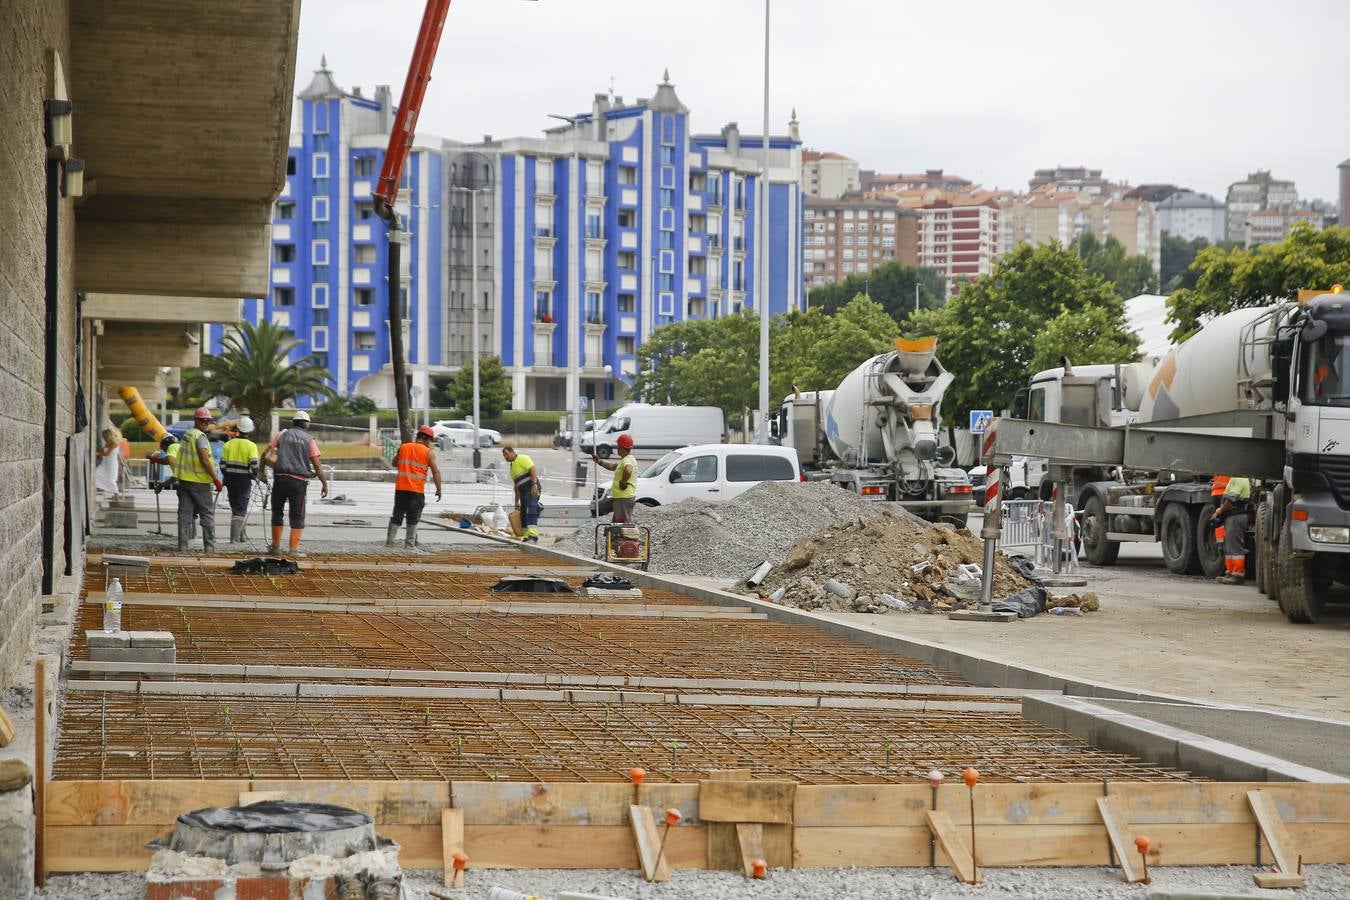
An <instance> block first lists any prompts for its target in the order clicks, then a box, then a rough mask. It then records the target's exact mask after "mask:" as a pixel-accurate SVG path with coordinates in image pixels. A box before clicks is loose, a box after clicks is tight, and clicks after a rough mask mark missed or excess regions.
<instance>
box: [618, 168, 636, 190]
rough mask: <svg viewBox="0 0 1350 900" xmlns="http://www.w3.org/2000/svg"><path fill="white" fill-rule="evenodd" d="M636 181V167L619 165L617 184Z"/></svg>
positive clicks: (634, 182)
mask: <svg viewBox="0 0 1350 900" xmlns="http://www.w3.org/2000/svg"><path fill="white" fill-rule="evenodd" d="M637 183H638V178H637V169H636V168H635V167H634V166H619V184H629V185H631V184H637Z"/></svg>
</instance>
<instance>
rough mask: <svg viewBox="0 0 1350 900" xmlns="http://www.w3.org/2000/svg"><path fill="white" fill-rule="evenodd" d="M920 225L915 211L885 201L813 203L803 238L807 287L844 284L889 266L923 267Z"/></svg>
mask: <svg viewBox="0 0 1350 900" xmlns="http://www.w3.org/2000/svg"><path fill="white" fill-rule="evenodd" d="M917 223H918V217H917V216H916V215H915V213H914V211H913V210H907V209H902V208H901V207H900V206H899V205H898V204H896V203H894V202H888V201H885V200H839V201H834V202H832V201H829V200H826V199H819V200H812V201H810V202H808V203H807V211H806V219H805V222H804V225H803V229H804V231H803V238H802V242H803V247H802V252H803V259H804V271H805V272H806V282H807V284H808V285H811V286H815V285H820V284H831V283H833V282H836V281H843V280H844V279H845V278H847V277H848V276H850V275H861V274H866V273H867V272H869V271H871V270H872V269H874V268H876V267H877V266H879V265H882V264H883V263H888V262H895V261H898V262H902V263H904V264H905V265H910V266H913V265H918V264H919V253H918V224H917ZM863 229H865V230H863ZM863 242H865V243H863Z"/></svg>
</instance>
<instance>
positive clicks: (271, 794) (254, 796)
mask: <svg viewBox="0 0 1350 900" xmlns="http://www.w3.org/2000/svg"><path fill="white" fill-rule="evenodd" d="M289 799H290V798H289V797H287V796H286V792H285V791H244V792H243V793H241V794H240V795H239V805H240V806H252V805H253V804H254V803H264V802H266V801H268V800H289Z"/></svg>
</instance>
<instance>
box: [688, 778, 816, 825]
mask: <svg viewBox="0 0 1350 900" xmlns="http://www.w3.org/2000/svg"><path fill="white" fill-rule="evenodd" d="M796 792H797V782H795V781H700V782H699V792H698V806H699V815H701V816H702V817H703V821H705V822H761V823H763V822H774V823H785V824H791V822H792V807H793V801H794V799H795V798H796Z"/></svg>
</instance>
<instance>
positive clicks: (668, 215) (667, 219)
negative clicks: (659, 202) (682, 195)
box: [660, 209, 675, 231]
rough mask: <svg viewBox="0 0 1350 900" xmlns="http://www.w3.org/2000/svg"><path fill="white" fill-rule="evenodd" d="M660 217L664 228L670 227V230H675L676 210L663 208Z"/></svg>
mask: <svg viewBox="0 0 1350 900" xmlns="http://www.w3.org/2000/svg"><path fill="white" fill-rule="evenodd" d="M660 218H661V227H662V228H665V229H668V230H670V231H674V230H675V210H673V209H663V210H661V217H660Z"/></svg>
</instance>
